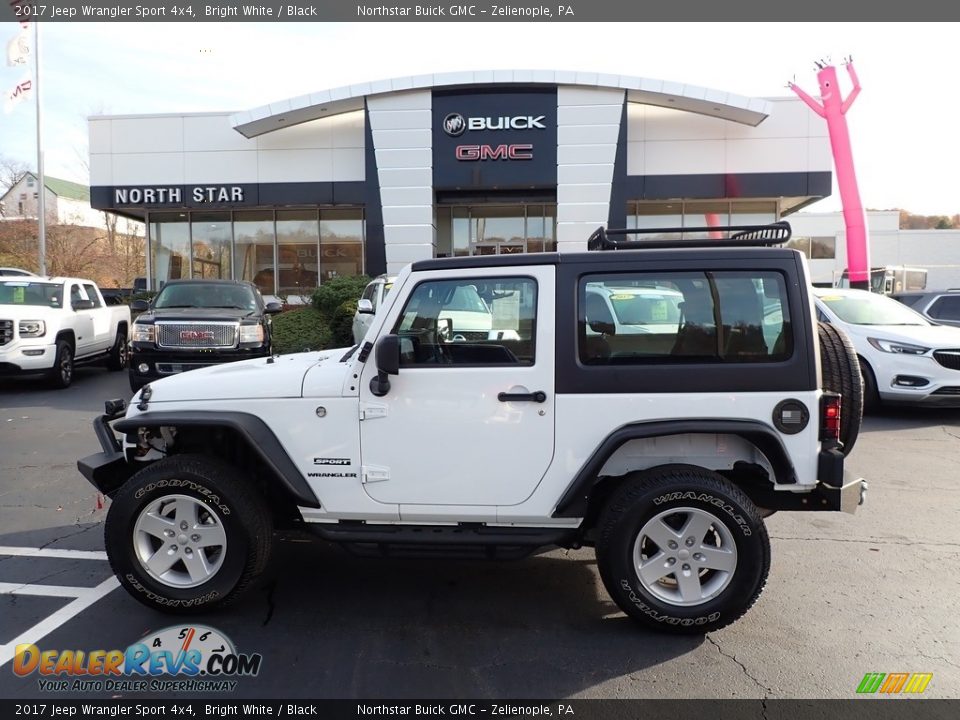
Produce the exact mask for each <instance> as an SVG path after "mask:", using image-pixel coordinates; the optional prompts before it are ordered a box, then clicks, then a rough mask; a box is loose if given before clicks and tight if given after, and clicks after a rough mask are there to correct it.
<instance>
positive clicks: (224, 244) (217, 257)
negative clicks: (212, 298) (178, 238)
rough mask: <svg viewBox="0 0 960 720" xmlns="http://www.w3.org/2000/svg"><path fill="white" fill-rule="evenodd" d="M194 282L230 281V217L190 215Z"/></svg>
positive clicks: (204, 214)
mask: <svg viewBox="0 0 960 720" xmlns="http://www.w3.org/2000/svg"><path fill="white" fill-rule="evenodd" d="M190 221H191V238H192V241H193V251H192V252H193V260H192V263H191V264H192V266H193V274H192V277H195V278H213V279H217V280H219V279H227V280H229V279H230V277H231V276H230V266H231V262H230V213H229V212H214V213H191V214H190Z"/></svg>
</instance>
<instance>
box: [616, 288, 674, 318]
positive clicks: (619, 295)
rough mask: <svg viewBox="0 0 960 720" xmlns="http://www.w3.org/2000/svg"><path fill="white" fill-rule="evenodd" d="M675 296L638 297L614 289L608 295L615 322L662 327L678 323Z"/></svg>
mask: <svg viewBox="0 0 960 720" xmlns="http://www.w3.org/2000/svg"><path fill="white" fill-rule="evenodd" d="M680 298H681V296H679V295H675V294H670V295H666V294H663V295H661V294H658V293H650V294H643V295H638V294H636V293H635V292H630V291H618V290H616V289H615V288H614V289H613V293H612V294H611V295H610V304H611V305H613V312H614V313H616V315H617V320H619V321H620V322H621V324H623V325H662V324H667V323H673V324H676V323H679V322H680V307H679V301H680Z"/></svg>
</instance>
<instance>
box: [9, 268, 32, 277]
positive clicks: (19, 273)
mask: <svg viewBox="0 0 960 720" xmlns="http://www.w3.org/2000/svg"><path fill="white" fill-rule="evenodd" d="M0 277H39V275H37V274H36V273H33V272H30V271H29V270H21V269H20V268H15V267H0Z"/></svg>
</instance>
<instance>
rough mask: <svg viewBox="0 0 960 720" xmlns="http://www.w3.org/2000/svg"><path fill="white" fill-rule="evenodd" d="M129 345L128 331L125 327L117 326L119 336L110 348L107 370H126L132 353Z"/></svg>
mask: <svg viewBox="0 0 960 720" xmlns="http://www.w3.org/2000/svg"><path fill="white" fill-rule="evenodd" d="M128 350H129V348H128V347H127V331H126V330H124V329H123V328H117V337H116V339H115V340H114V341H113V347H112V348H110V355H109V357H108V358H107V370H111V371H113V372H118V371H120V370H125V369H126V367H127V360H128V359H129V357H130V355H129V353H128Z"/></svg>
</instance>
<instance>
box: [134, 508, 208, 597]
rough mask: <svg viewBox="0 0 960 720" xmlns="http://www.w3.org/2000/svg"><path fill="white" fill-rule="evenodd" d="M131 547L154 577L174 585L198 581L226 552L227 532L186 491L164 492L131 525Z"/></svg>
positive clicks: (195, 584)
mask: <svg viewBox="0 0 960 720" xmlns="http://www.w3.org/2000/svg"><path fill="white" fill-rule="evenodd" d="M133 549H134V552H135V553H136V556H137V559H138V560H139V561H140V565H141V566H142V567H143V569H144V570H146V571H147V574H149V575H150V577H152V578H154V579H155V580H157V581H159V582H161V583H163V584H164V585H167V586H169V587H176V588H191V587H196V586H197V585H201V584H203V583H205V582H206V581H208V580H209V579H210V578H212V577H213V576H214V575H216V574H217V571H218V570H220V567H221V566H222V565H223V560H224V558H225V557H226V554H227V533H226V530H225V529H224V527H223V522H222V521H221V520H220V517H219V516H218V515H217V513H216V512H214V510H213V509H212V508H210V507H209V506H207V505H204V504H203V503H202V502H200V501H199V500H198V499H196V498H194V497H190V496H189V495H164V496H163V497H161V498H159V499H157V500H154V501H153V502H152V503H150V504H149V505H147V507H145V508H144V509H143V511H142V512H141V513H140V516H139V517H138V518H137V522H136V523H135V524H134V526H133Z"/></svg>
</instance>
